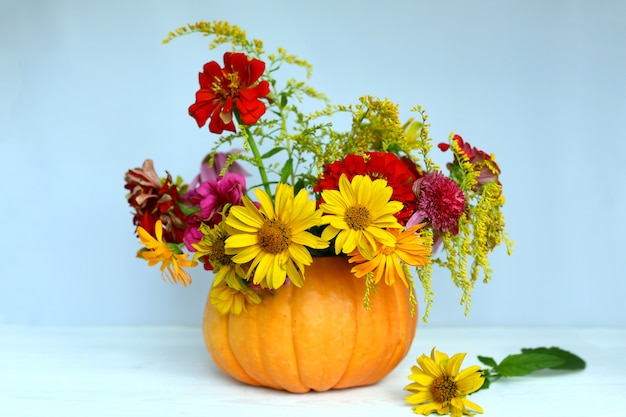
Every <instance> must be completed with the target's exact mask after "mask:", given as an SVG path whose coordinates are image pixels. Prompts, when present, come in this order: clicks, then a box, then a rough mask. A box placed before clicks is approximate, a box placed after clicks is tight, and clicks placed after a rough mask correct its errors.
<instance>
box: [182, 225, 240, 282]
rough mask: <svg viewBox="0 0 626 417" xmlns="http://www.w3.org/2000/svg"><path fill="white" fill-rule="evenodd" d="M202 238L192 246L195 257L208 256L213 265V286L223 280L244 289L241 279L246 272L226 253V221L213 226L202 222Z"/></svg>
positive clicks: (195, 258)
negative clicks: (194, 250)
mask: <svg viewBox="0 0 626 417" xmlns="http://www.w3.org/2000/svg"><path fill="white" fill-rule="evenodd" d="M200 231H201V232H202V239H201V240H200V241H199V242H198V243H193V244H192V246H193V247H194V248H195V249H196V253H195V254H194V257H193V259H194V260H197V259H200V258H202V257H203V256H206V257H207V258H208V259H209V262H210V263H211V266H212V267H213V272H214V273H215V278H214V279H213V286H214V287H216V286H218V285H219V284H220V283H221V282H222V281H224V282H226V284H227V285H228V286H229V287H231V288H234V289H239V290H243V287H244V285H243V284H242V283H241V282H240V279H241V278H243V277H245V276H246V272H245V271H244V269H243V268H242V267H241V265H238V264H236V263H234V262H233V261H232V256H231V255H227V254H226V250H225V247H224V246H225V241H226V239H227V238H228V234H227V233H226V231H225V230H224V223H219V224H218V225H216V226H214V227H213V228H211V227H209V226H207V225H206V224H202V225H201V226H200Z"/></svg>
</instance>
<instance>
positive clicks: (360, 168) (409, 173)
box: [313, 152, 419, 224]
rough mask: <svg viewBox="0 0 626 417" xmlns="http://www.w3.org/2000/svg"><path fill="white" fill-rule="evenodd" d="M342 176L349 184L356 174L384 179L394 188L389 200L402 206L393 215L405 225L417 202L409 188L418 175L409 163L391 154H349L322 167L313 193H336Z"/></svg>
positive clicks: (413, 166) (413, 165)
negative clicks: (334, 191)
mask: <svg viewBox="0 0 626 417" xmlns="http://www.w3.org/2000/svg"><path fill="white" fill-rule="evenodd" d="M342 174H345V175H346V177H347V178H348V180H350V181H351V180H352V178H354V176H355V175H368V176H369V177H370V178H372V179H379V178H380V179H384V180H386V181H387V185H389V186H390V187H391V188H392V189H393V194H392V195H391V200H394V201H400V202H401V203H402V204H404V208H403V209H402V210H400V211H399V212H398V213H396V218H397V219H398V221H399V222H400V223H401V224H404V223H405V222H406V221H407V220H408V219H409V217H411V215H412V214H413V209H414V207H415V203H416V199H415V194H414V193H413V190H412V188H411V187H412V186H413V183H414V182H415V180H416V179H417V178H418V176H417V175H419V173H418V170H417V168H416V167H415V164H413V163H412V162H411V161H405V160H403V159H401V158H399V157H398V156H397V155H396V154H394V153H391V152H368V153H366V155H365V157H363V156H361V155H348V156H346V157H345V158H344V159H343V160H342V161H336V162H334V163H332V164H326V165H325V166H324V172H323V173H322V176H321V178H320V180H319V181H318V183H317V184H316V185H315V186H314V187H313V191H315V192H321V191H322V190H337V189H338V188H339V178H340V177H341V175H342Z"/></svg>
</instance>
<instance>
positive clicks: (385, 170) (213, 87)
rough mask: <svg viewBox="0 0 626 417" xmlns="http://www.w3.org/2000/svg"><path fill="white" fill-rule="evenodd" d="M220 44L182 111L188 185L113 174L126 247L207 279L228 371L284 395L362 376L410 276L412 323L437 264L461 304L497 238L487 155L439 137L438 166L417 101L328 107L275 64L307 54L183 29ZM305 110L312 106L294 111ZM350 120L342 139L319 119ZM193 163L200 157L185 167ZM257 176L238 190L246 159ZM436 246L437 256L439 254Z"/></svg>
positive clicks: (399, 349)
mask: <svg viewBox="0 0 626 417" xmlns="http://www.w3.org/2000/svg"><path fill="white" fill-rule="evenodd" d="M188 33H201V34H203V35H205V36H210V37H212V41H211V43H210V49H215V48H216V47H217V46H219V45H223V44H227V45H228V44H229V45H231V46H232V49H231V50H230V51H228V52H225V53H224V55H223V63H220V62H217V61H210V62H208V63H206V64H205V65H204V67H203V70H202V72H200V73H199V84H200V87H199V89H198V91H197V92H196V100H195V102H194V103H193V104H191V106H190V107H189V114H190V115H191V116H192V117H193V118H194V119H195V121H196V122H197V124H198V126H199V127H200V128H202V127H204V126H205V125H208V130H209V132H210V133H211V134H212V135H213V136H212V137H211V141H212V142H213V146H212V147H211V148H210V149H207V152H206V156H205V155H202V158H201V161H200V172H199V174H198V175H197V176H196V177H195V178H193V179H192V180H191V181H190V182H189V183H188V184H187V183H185V181H183V180H182V179H181V178H176V179H174V178H173V177H172V176H171V175H170V174H169V173H166V175H165V176H164V177H161V176H159V175H158V174H157V172H156V170H155V168H154V165H153V162H152V161H151V160H146V161H145V162H144V163H143V166H142V167H140V168H134V169H130V170H129V171H128V172H127V173H126V175H125V183H126V184H125V188H126V189H127V190H128V194H127V199H128V202H129V204H130V206H131V207H132V208H133V211H134V213H133V223H134V225H135V226H136V233H137V235H138V237H139V239H140V243H141V244H142V248H141V249H140V250H139V252H138V257H140V258H143V259H145V260H146V261H147V262H148V264H149V265H151V266H152V265H157V264H160V269H161V272H162V276H163V277H164V279H167V280H169V281H172V282H177V283H181V284H182V285H185V286H186V285H187V284H190V283H191V281H192V279H191V276H190V274H189V272H188V269H189V268H192V267H195V266H197V265H198V264H201V265H203V267H204V269H205V270H208V271H212V272H213V276H214V278H213V285H212V287H211V290H210V293H209V295H208V300H207V305H206V311H205V316H204V325H203V329H204V336H205V341H206V343H207V347H208V349H209V351H210V353H211V355H212V357H213V359H214V361H215V363H216V364H217V365H218V366H219V367H220V368H221V369H222V370H224V371H225V372H226V373H228V374H230V375H231V376H233V377H234V378H236V379H238V380H240V381H243V382H246V383H249V384H253V385H263V386H269V387H273V388H277V389H286V390H288V391H293V392H306V391H308V390H310V389H313V390H318V391H322V390H326V389H331V388H342V387H349V386H357V385H366V384H370V383H373V382H375V381H377V380H378V379H380V378H382V377H383V376H384V375H386V374H387V373H388V372H389V371H391V370H392V369H393V368H394V367H395V366H396V365H397V363H398V362H399V361H400V360H401V359H402V358H403V357H404V356H405V355H406V353H407V351H408V348H409V347H410V345H411V342H412V340H413V336H414V333H415V326H416V317H417V301H416V297H415V292H414V289H413V287H414V283H415V281H414V278H413V272H414V273H415V275H416V276H417V279H418V280H419V281H420V283H421V284H422V287H423V290H424V300H425V302H426V309H425V312H424V314H423V316H424V320H426V318H427V317H428V313H429V310H430V306H431V303H432V301H433V292H432V290H431V287H430V283H431V279H432V266H433V265H435V264H436V265H439V266H441V267H444V268H446V269H448V270H449V271H450V274H451V277H452V281H453V282H454V284H455V285H456V286H457V287H459V288H460V289H461V291H462V296H461V303H462V304H464V305H465V306H466V310H467V309H468V308H469V305H470V301H471V299H470V294H471V290H472V288H473V286H474V283H475V282H476V281H477V280H478V279H482V280H483V281H485V282H486V281H488V280H489V279H490V277H491V270H490V268H489V263H488V259H487V258H488V254H489V253H490V252H491V251H492V250H493V249H494V248H495V247H497V246H499V245H500V244H502V243H504V244H505V245H506V247H507V249H508V251H509V252H510V250H511V245H512V244H511V242H510V241H509V240H508V239H507V237H506V233H505V230H504V229H505V223H504V219H503V215H502V206H503V204H504V201H505V200H504V196H503V194H502V185H501V184H500V181H499V175H500V168H499V167H498V165H497V163H496V162H495V160H494V157H493V155H490V154H488V153H485V152H483V151H481V150H479V149H477V148H475V147H472V146H471V145H469V144H468V143H467V142H465V141H464V140H463V139H462V138H461V137H460V136H459V135H457V134H451V135H450V138H449V140H448V141H447V142H445V143H440V144H439V145H438V148H439V149H440V150H441V151H443V152H450V154H451V155H450V156H451V157H450V163H448V164H447V166H446V172H444V171H443V170H442V169H441V168H440V167H439V166H437V165H436V164H435V162H434V161H433V160H432V159H431V156H430V152H431V150H432V148H433V145H432V142H433V140H432V139H431V138H430V136H429V124H428V123H427V119H428V117H427V114H426V112H425V110H424V109H423V108H422V107H421V106H417V107H415V108H414V109H412V111H414V113H415V114H416V116H415V118H410V119H409V120H407V121H405V122H401V121H400V117H399V110H398V106H397V105H396V104H394V103H393V102H391V101H389V100H382V99H378V98H374V97H370V96H364V97H361V98H360V99H359V101H358V103H356V104H353V105H334V104H331V103H330V102H329V100H328V99H327V98H326V97H325V96H324V95H323V94H321V93H319V92H317V91H316V90H315V89H313V88H312V87H310V86H309V85H307V84H306V82H303V81H298V80H296V79H281V78H280V77H279V76H278V74H280V70H281V69H282V68H283V67H285V66H295V67H300V68H302V70H303V71H304V72H305V73H306V75H307V78H308V77H310V75H311V66H310V64H309V63H308V62H306V61H304V60H301V59H299V58H297V57H296V56H294V55H290V54H288V53H287V52H286V51H285V50H284V49H281V48H279V49H278V50H277V52H276V53H271V54H268V53H266V52H265V50H264V49H263V48H264V47H263V42H261V41H260V40H258V39H253V40H249V39H248V38H247V36H246V33H245V32H244V31H242V30H241V29H239V28H238V27H237V26H233V25H230V24H229V23H226V22H199V23H196V24H191V25H188V26H186V27H181V28H179V29H178V30H176V31H175V32H172V33H170V34H169V36H168V37H167V39H166V40H165V41H164V42H169V41H170V40H172V39H174V38H176V37H179V36H181V35H184V34H188ZM305 100H311V101H315V102H319V103H320V104H321V105H320V109H319V110H317V111H314V112H312V113H306V114H305V113H304V112H303V111H302V110H301V109H300V107H301V106H300V104H301V103H302V102H303V101H305ZM342 116H348V117H349V118H350V119H351V126H350V128H349V129H347V130H345V131H342V130H339V129H337V128H336V127H335V126H334V125H333V120H335V118H338V117H342ZM199 159H200V158H199ZM246 165H248V166H251V167H254V168H255V169H257V170H258V175H259V178H260V183H258V184H255V185H248V184H247V181H248V180H247V179H246V178H247V177H250V174H249V173H248V172H247V170H246V169H245V168H244V166H246ZM437 254H438V255H437Z"/></svg>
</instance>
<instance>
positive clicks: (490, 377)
mask: <svg viewBox="0 0 626 417" xmlns="http://www.w3.org/2000/svg"><path fill="white" fill-rule="evenodd" d="M478 360H479V361H480V362H482V363H483V364H484V365H486V366H488V367H489V368H491V369H483V370H482V372H483V374H484V375H485V384H484V385H483V386H482V388H481V389H487V388H489V386H490V384H491V383H492V382H494V381H496V380H498V379H499V378H501V377H515V376H525V375H529V374H531V373H533V372H537V371H541V370H569V371H576V370H581V369H585V366H586V364H585V361H584V360H583V359H582V358H580V357H579V356H577V355H575V354H573V353H571V352H568V351H566V350H563V349H561V348H558V347H550V348H546V347H539V348H524V349H522V352H521V353H516V354H512V355H508V356H506V357H505V358H504V359H502V361H501V362H500V363H497V362H496V361H495V360H494V359H493V358H490V357H488V356H478Z"/></svg>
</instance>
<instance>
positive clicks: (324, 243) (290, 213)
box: [224, 184, 328, 289]
mask: <svg viewBox="0 0 626 417" xmlns="http://www.w3.org/2000/svg"><path fill="white" fill-rule="evenodd" d="M254 192H255V194H256V196H257V198H258V199H259V203H260V205H261V207H260V208H257V207H256V206H255V205H254V204H253V203H252V201H250V199H249V198H247V197H246V196H244V197H243V204H244V205H243V206H233V207H231V209H230V211H229V213H228V217H226V220H225V222H226V225H227V226H228V232H229V234H230V237H229V238H228V239H226V242H225V246H224V247H225V252H226V254H227V255H233V257H232V261H233V262H235V263H237V264H246V263H248V262H251V263H250V267H249V269H248V272H247V275H246V278H248V279H249V278H250V276H253V282H254V283H255V284H259V285H261V287H264V288H273V289H276V288H279V287H280V286H282V285H283V284H284V283H285V280H286V279H287V277H288V278H289V279H290V281H291V282H292V283H293V284H294V285H296V286H298V287H301V286H302V284H303V282H304V267H305V266H306V265H310V264H311V263H312V262H313V258H312V257H311V254H310V253H309V251H308V250H307V248H306V247H309V248H313V249H324V248H327V247H328V240H324V239H322V238H320V237H318V236H315V235H313V234H312V233H310V232H308V231H307V229H309V228H311V227H313V226H318V225H319V224H321V218H322V211H321V210H316V209H315V202H314V201H312V200H309V199H308V195H307V192H306V191H305V190H300V192H299V193H298V194H297V195H296V196H295V197H294V194H293V188H292V187H291V186H289V185H287V184H278V186H277V187H276V196H275V198H276V206H275V207H274V205H273V204H272V200H271V199H270V197H269V196H268V195H267V194H266V193H265V192H264V191H263V190H261V189H255V190H254ZM253 274H254V275H253Z"/></svg>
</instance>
